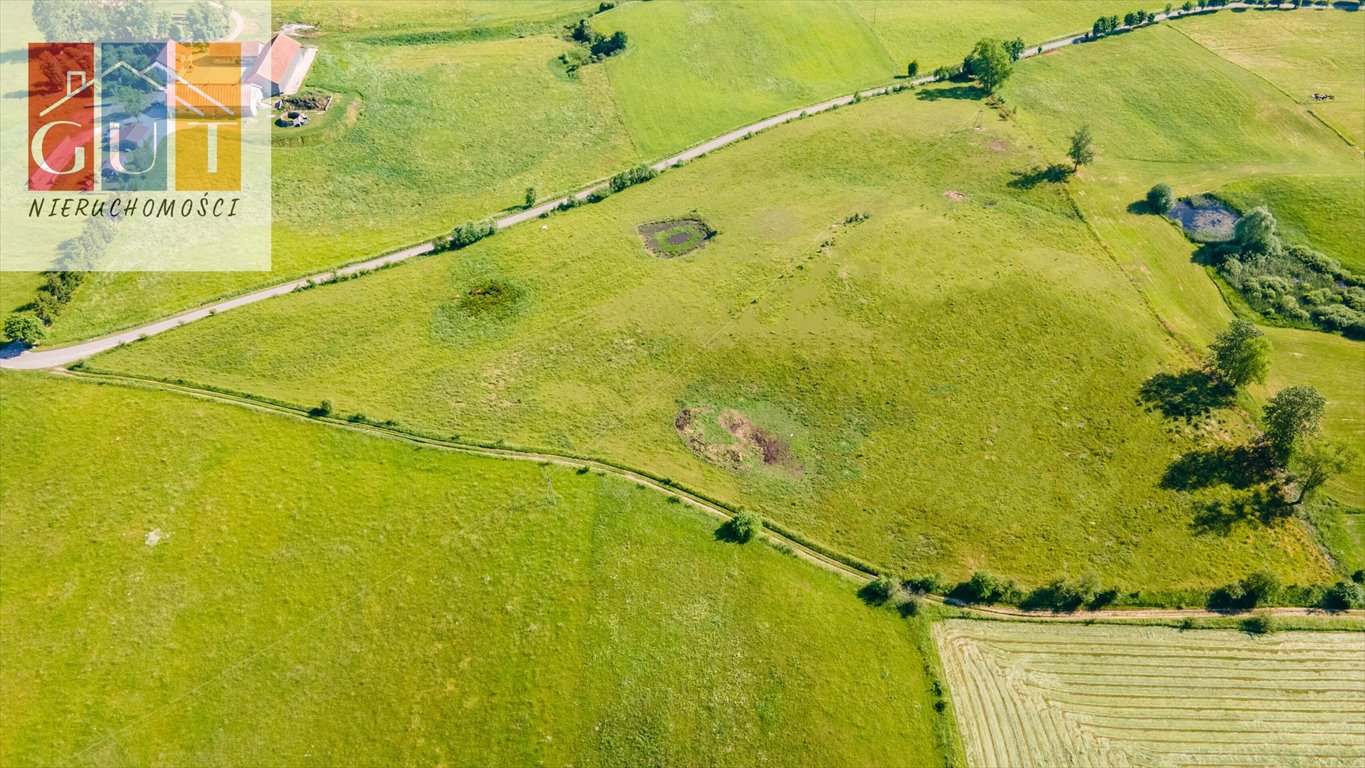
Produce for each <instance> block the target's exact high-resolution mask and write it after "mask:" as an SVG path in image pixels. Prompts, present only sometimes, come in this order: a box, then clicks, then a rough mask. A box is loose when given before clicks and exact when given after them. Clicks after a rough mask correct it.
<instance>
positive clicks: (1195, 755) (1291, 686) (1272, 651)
mask: <svg viewBox="0 0 1365 768" xmlns="http://www.w3.org/2000/svg"><path fill="white" fill-rule="evenodd" d="M934 635H935V638H936V639H937V641H938V646H939V654H940V656H941V658H942V659H943V663H944V667H945V671H946V674H947V678H948V681H949V690H950V691H951V693H952V698H953V703H954V705H955V706H956V710H957V713H958V723H959V727H960V728H961V730H962V738H963V741H964V742H965V745H966V748H967V759H968V763H969V764H971V765H981V766H990V765H1160V766H1165V765H1234V764H1235V765H1267V766H1271V765H1273V766H1283V765H1296V766H1348V765H1358V764H1359V763H1360V761H1361V760H1362V759H1365V716H1362V714H1361V713H1362V712H1365V688H1362V687H1361V685H1360V680H1361V678H1362V676H1365V654H1362V650H1365V634H1362V633H1359V632H1352V633H1328V632H1285V633H1280V634H1276V635H1272V636H1268V637H1259V638H1251V637H1248V636H1246V635H1244V634H1240V633H1237V632H1233V631H1226V630H1224V631H1209V630H1200V631H1190V632H1180V631H1178V630H1175V629H1167V628H1157V627H1115V626H1058V625H1044V624H1024V623H1006V622H988V621H961V620H957V621H946V622H941V623H939V624H937V625H935V627H934Z"/></svg>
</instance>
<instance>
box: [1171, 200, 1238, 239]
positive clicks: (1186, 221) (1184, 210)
mask: <svg viewBox="0 0 1365 768" xmlns="http://www.w3.org/2000/svg"><path fill="white" fill-rule="evenodd" d="M1166 215H1167V216H1170V217H1171V218H1172V219H1175V220H1176V221H1178V222H1180V226H1181V227H1183V228H1184V230H1185V233H1186V234H1187V235H1189V237H1190V239H1191V240H1194V241H1196V242H1200V243H1222V242H1226V241H1228V240H1231V239H1232V236H1233V229H1234V228H1235V227H1236V226H1237V220H1238V219H1239V218H1241V217H1240V216H1238V215H1237V212H1236V211H1234V210H1232V209H1231V208H1229V207H1228V206H1227V205H1225V204H1224V203H1223V202H1222V201H1221V200H1219V199H1217V198H1215V197H1209V196H1207V195H1197V196H1195V197H1191V198H1186V199H1184V200H1181V201H1179V202H1177V203H1176V204H1175V206H1174V207H1172V208H1171V210H1169V211H1167V212H1166Z"/></svg>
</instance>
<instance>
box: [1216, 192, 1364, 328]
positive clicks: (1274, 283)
mask: <svg viewBox="0 0 1365 768" xmlns="http://www.w3.org/2000/svg"><path fill="white" fill-rule="evenodd" d="M1205 252H1206V255H1207V256H1206V258H1207V261H1209V262H1210V263H1213V264H1214V265H1216V267H1217V269H1218V274H1219V276H1221V277H1222V278H1223V279H1224V280H1225V281H1227V283H1228V285H1230V286H1232V287H1233V288H1235V289H1237V292H1238V293H1240V294H1241V295H1242V297H1243V298H1245V299H1246V301H1247V303H1248V304H1250V305H1251V306H1252V308H1254V309H1256V310H1257V311H1258V312H1260V313H1261V314H1262V315H1263V316H1265V317H1266V318H1267V319H1268V320H1270V321H1271V322H1274V323H1278V324H1282V325H1289V326H1295V327H1316V328H1318V329H1320V330H1324V331H1328V332H1338V333H1341V334H1342V335H1344V336H1347V337H1348V338H1353V339H1365V277H1362V276H1360V275H1356V274H1355V273H1354V272H1352V271H1351V270H1349V269H1347V268H1345V267H1344V266H1342V264H1341V262H1339V261H1337V260H1336V259H1333V258H1331V257H1330V256H1327V255H1325V254H1322V253H1319V252H1317V251H1314V250H1312V249H1311V248H1307V247H1305V246H1302V245H1297V244H1295V245H1286V244H1285V243H1284V242H1283V240H1282V239H1281V237H1280V234H1279V230H1278V227H1277V223H1276V221H1275V217H1274V215H1273V214H1271V212H1270V210H1269V209H1267V208H1266V207H1265V206H1258V207H1256V208H1253V209H1252V210H1251V211H1250V212H1248V213H1247V214H1246V215H1245V216H1243V217H1242V218H1241V219H1240V220H1239V221H1238V222H1237V226H1236V230H1235V233H1234V237H1233V240H1232V242H1230V243H1227V244H1223V245H1215V246H1208V247H1206V248H1205Z"/></svg>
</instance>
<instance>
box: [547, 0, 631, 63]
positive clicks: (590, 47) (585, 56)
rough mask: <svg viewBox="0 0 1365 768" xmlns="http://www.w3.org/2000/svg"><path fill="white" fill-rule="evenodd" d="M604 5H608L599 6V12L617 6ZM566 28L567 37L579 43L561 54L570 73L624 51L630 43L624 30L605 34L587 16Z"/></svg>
mask: <svg viewBox="0 0 1365 768" xmlns="http://www.w3.org/2000/svg"><path fill="white" fill-rule="evenodd" d="M602 6H606V7H599V9H598V11H597V12H598V13H602V12H604V11H609V10H611V8H612V7H615V6H607V4H606V3H603V4H602ZM565 29H567V30H568V34H567V35H566V37H567V39H568V40H570V41H571V42H575V43H578V47H577V48H575V49H574V50H572V51H569V52H567V53H563V54H560V56H559V61H560V63H561V64H563V65H564V70H565V71H566V72H569V73H573V72H575V71H577V70H578V69H579V68H580V67H583V66H585V65H587V64H592V63H594V62H598V61H601V60H603V59H605V58H607V57H609V56H615V55H616V54H618V53H621V52H622V51H624V50H625V49H626V46H627V45H628V44H629V43H630V37H629V36H628V35H627V34H626V33H625V32H623V31H622V30H619V29H618V30H616V31H615V32H613V33H611V34H610V35H603V34H602V33H601V32H598V31H597V30H595V29H593V28H592V22H591V21H589V20H588V19H586V18H584V19H579V20H578V22H577V23H575V24H571V25H569V26H568V27H566V28H565Z"/></svg>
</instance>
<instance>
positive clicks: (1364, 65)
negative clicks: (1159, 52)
mask: <svg viewBox="0 0 1365 768" xmlns="http://www.w3.org/2000/svg"><path fill="white" fill-rule="evenodd" d="M1176 28H1177V29H1178V30H1179V31H1180V32H1182V33H1184V34H1185V35H1187V36H1189V37H1190V39H1192V40H1194V41H1195V42H1197V43H1199V44H1200V45H1202V46H1204V47H1205V48H1207V49H1208V50H1210V51H1212V52H1213V53H1214V54H1216V55H1218V56H1220V57H1222V58H1224V59H1226V60H1228V61H1230V62H1232V63H1234V64H1237V65H1239V66H1242V67H1246V68H1247V69H1248V70H1249V71H1251V72H1255V73H1256V74H1257V75H1258V76H1260V77H1262V78H1265V79H1266V80H1267V81H1268V82H1270V83H1271V84H1272V85H1274V86H1275V87H1276V88H1277V89H1279V90H1280V91H1282V92H1283V93H1284V94H1285V95H1286V96H1288V97H1289V98H1291V99H1293V100H1294V101H1295V102H1297V103H1299V104H1301V105H1303V106H1304V107H1306V108H1307V109H1310V110H1311V111H1312V113H1313V115H1314V116H1315V117H1317V118H1318V119H1319V120H1321V121H1322V122H1324V123H1326V124H1327V125H1329V126H1331V127H1332V128H1333V129H1334V130H1336V131H1338V132H1339V133H1340V134H1341V135H1342V136H1343V137H1344V138H1345V140H1347V141H1349V142H1351V143H1353V144H1355V146H1356V147H1357V148H1359V147H1362V146H1365V46H1362V45H1361V40H1362V39H1365V14H1361V13H1359V12H1355V13H1342V12H1338V11H1335V10H1330V11H1329V10H1327V9H1323V10H1316V9H1315V10H1312V11H1307V10H1300V11H1234V12H1227V13H1215V14H1209V15H1201V16H1198V17H1196V18H1191V19H1187V20H1182V21H1181V22H1180V24H1179V25H1178V26H1177V27H1176ZM1315 93H1325V94H1330V95H1332V96H1333V97H1334V98H1333V99H1332V100H1331V101H1314V99H1313V94H1315Z"/></svg>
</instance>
